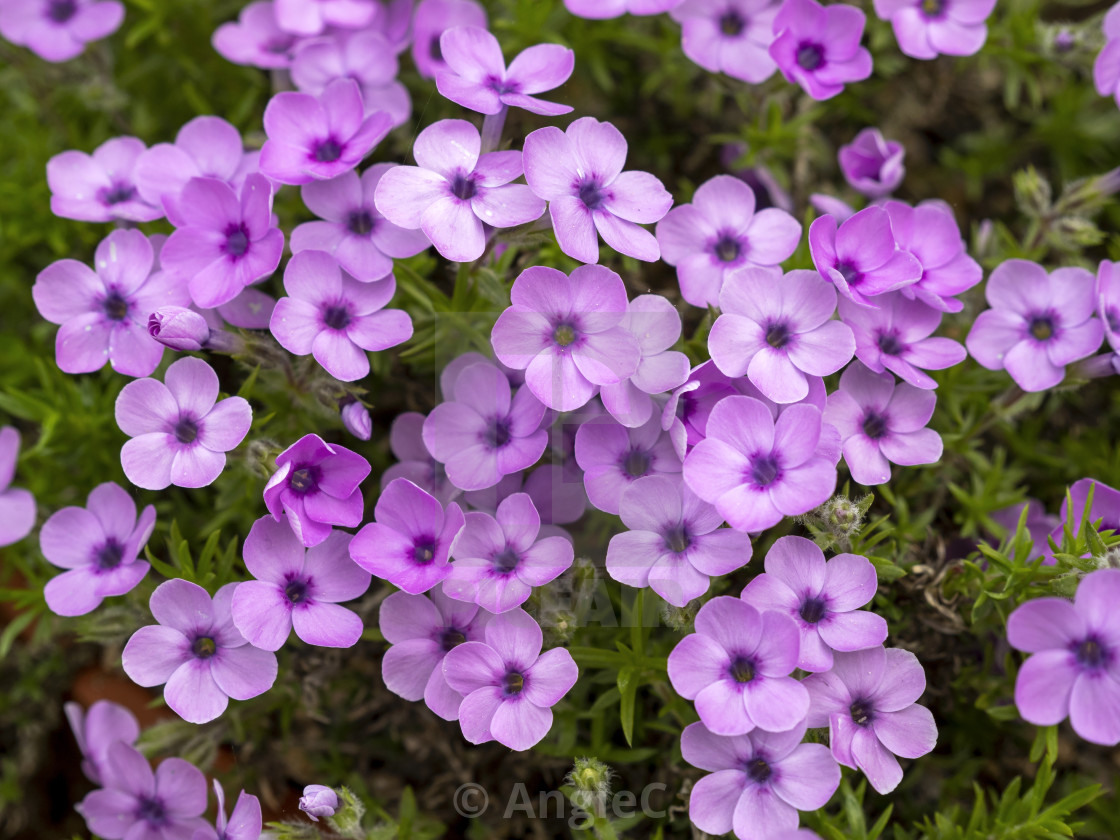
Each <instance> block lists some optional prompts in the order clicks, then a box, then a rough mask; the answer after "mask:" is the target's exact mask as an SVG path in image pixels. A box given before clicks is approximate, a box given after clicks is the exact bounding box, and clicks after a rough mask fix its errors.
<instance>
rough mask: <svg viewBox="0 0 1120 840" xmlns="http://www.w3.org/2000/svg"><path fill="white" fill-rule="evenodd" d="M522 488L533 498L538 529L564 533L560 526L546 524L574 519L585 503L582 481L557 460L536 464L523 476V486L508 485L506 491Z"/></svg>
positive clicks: (562, 534) (581, 514) (585, 494)
mask: <svg viewBox="0 0 1120 840" xmlns="http://www.w3.org/2000/svg"><path fill="white" fill-rule="evenodd" d="M518 489H523V490H524V491H525V492H526V493H528V494H529V498H531V499H532V500H533V504H534V505H536V508H537V510H538V511H539V512H540V515H541V522H542V523H544V525H542V526H541V531H542V532H548V533H550V534H556V535H558V536H565V535H566V534H567V532H566V531H564V530H563V529H562V528H549V527H546V526H550V525H567V524H570V523H572V522H575V521H576V520H577V519H579V518H580V517H581V516H583V511H584V509H585V508H586V507H587V493H586V492H585V491H584V489H583V481H581V480H580V479H579V478H572V477H571V476H570V475H568V474H567V473H566V472H565V469H564V467H563V466H561V465H560V464H544V465H542V466H540V467H537V468H536V469H535V470H533V471H532V472H531V473H529V475H528V477H526V479H525V483H524V486H523V487H511V488H510V490H509V492H516V491H517V490H518Z"/></svg>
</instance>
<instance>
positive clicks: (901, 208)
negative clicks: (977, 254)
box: [876, 201, 984, 312]
mask: <svg viewBox="0 0 1120 840" xmlns="http://www.w3.org/2000/svg"><path fill="white" fill-rule="evenodd" d="M883 207H884V209H885V210H886V211H887V215H888V216H890V219H891V231H892V232H893V233H894V238H895V242H897V243H898V247H899V248H901V249H902V250H903V251H909V252H910V253H911V254H913V255H914V256H915V257H917V259H918V262H920V263H921V264H922V276H921V277H920V278H918V282H917V283H914V284H912V285H910V286H903V287H902V289H900V290H899V291H900V292H901V293H902V296H903V297H907V298H915V299H917V300H920V301H921V302H922V303H924V304H926V305H927V306H932V307H933V308H934V309H940V310H941V311H942V312H960V311H961V310H962V309H963V308H964V304H963V303H961V302H960V301H959V300H957V299H956V297H955V295H959V294H961V293H963V292H965V291H967V290H968V289H971V288H972V287H973V286H975V285H976V284H977V283H979V282H980V280H981V279H982V278H983V276H984V272H983V270H982V269H981V268H980V264H979V263H978V262H976V260H974V259H973V258H972V257H970V256H969V255H968V254H967V252H966V251H965V249H964V240H963V239H961V231H960V228H959V227H957V220H956V219H954V218H953V211H952V210H951V209H950V208H949V206H948V205H946V204H944V203H942V202H940V201H923V202H922V203H921V204H919V205H918V206H917V207H911V206H909V205H908V204H903V203H902V202H901V201H888V202H887V203H886V204H884V205H883ZM876 303H878V301H876Z"/></svg>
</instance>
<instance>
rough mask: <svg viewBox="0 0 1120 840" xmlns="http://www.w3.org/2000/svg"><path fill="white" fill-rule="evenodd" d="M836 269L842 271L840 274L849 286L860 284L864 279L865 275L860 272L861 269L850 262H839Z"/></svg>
mask: <svg viewBox="0 0 1120 840" xmlns="http://www.w3.org/2000/svg"><path fill="white" fill-rule="evenodd" d="M836 270H837V271H839V272H840V276H841V277H843V278H844V282H845V283H847V284H848V285H849V286H858V285H859V284H860V281H862V280H863V275H862V274H860V272H859V269H858V268H856V267H855V266H854V265H852V264H851V263H849V262H842V263H839V264H838V265H837V266H836Z"/></svg>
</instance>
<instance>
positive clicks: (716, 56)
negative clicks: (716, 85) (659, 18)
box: [669, 0, 781, 85]
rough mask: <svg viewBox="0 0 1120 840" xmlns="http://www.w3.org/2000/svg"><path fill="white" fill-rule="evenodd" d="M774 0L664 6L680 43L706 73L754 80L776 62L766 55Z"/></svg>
mask: <svg viewBox="0 0 1120 840" xmlns="http://www.w3.org/2000/svg"><path fill="white" fill-rule="evenodd" d="M780 6H781V3H779V2H776V0H686V2H684V3H681V4H680V5H678V6H675V7H674V8H673V9H671V10H670V11H669V16H670V17H671V18H673V20H675V21H677V22H678V23H680V25H681V49H682V50H683V51H684V54H685V55H687V56H688V57H689V58H690V59H692V60H693V61H694V62H695V63H696V64H698V65H700V66H701V67H703V68H704V69H705V70H709V71H711V72H712V73H726V74H727V75H728V76H731V77H732V78H735V79H742V80H743V81H745V82H750V83H751V84H755V85H757V84H760V83H761V82H764V81H766V80H767V79H769V78H770V76H771V75H773V73H774V71H775V70H776V69H777V67H778V65H777V64H775V63H774V59H773V58H771V57H770V44H771V43H773V41H774V17H775V16H776V15H777V14H778V9H779V7H780Z"/></svg>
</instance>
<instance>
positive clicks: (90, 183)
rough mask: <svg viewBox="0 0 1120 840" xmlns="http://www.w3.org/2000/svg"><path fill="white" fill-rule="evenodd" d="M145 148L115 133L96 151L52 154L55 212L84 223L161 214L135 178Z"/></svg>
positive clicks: (149, 218) (150, 218) (50, 178)
mask: <svg viewBox="0 0 1120 840" xmlns="http://www.w3.org/2000/svg"><path fill="white" fill-rule="evenodd" d="M106 5H107V4H106ZM146 148H147V147H146V146H145V145H144V144H143V143H142V142H141V141H139V140H137V139H136V138H135V137H114V138H112V139H111V140H106V141H105V142H104V143H102V144H101V145H100V146H98V147H97V148H96V149H94V151H93V154H92V155H87V154H86V153H85V152H78V151H73V150H71V151H66V152H62V153H60V154H57V155H55V156H54V157H52V158H51V159H50V160H49V161H47V185H48V186H49V187H50V188H51V212H52V213H54V214H55V215H56V216H59V217H61V218H63V219H77V220H78V221H81V222H112V221H126V222H150V221H153V220H154V219H159V218H161V217H162V216H163V208H162V207H159V206H157V205H154V204H149V203H148V202H146V201H144V199H143V198H141V196H140V193H139V192H138V191H137V189H136V182H135V180H134V178H133V169H134V167H135V166H136V162H137V160H139V158H140V155H142V154H143V153H144V150H145V149H146Z"/></svg>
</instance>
